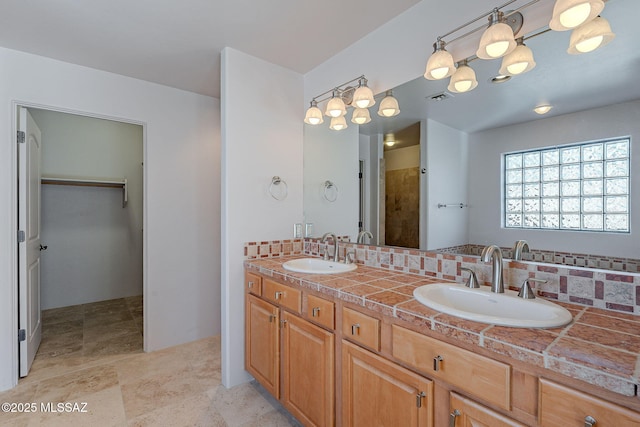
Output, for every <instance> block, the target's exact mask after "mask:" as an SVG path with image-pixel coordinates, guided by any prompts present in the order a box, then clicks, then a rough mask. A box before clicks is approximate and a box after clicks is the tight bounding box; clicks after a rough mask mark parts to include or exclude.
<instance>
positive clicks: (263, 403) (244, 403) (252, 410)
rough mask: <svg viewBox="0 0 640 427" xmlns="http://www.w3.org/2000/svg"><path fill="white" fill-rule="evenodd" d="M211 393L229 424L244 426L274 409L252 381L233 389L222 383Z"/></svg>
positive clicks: (216, 405) (215, 405) (217, 407)
mask: <svg viewBox="0 0 640 427" xmlns="http://www.w3.org/2000/svg"><path fill="white" fill-rule="evenodd" d="M210 393H212V396H211V397H212V400H213V404H214V407H215V408H216V409H217V410H218V412H220V414H221V415H222V416H223V417H224V420H225V421H226V422H227V424H228V425H229V426H244V425H246V424H247V423H250V422H254V421H256V420H257V419H259V418H260V417H262V416H263V415H265V414H267V413H269V412H271V411H273V410H274V407H273V406H272V405H271V404H270V403H269V402H268V401H267V400H266V399H265V398H264V397H262V396H261V395H260V393H259V392H258V391H257V390H256V389H255V387H253V385H252V384H250V383H247V384H241V385H239V386H236V387H233V388H231V389H227V388H225V387H224V386H222V385H221V386H218V387H217V388H216V389H214V390H212V391H211V392H210Z"/></svg>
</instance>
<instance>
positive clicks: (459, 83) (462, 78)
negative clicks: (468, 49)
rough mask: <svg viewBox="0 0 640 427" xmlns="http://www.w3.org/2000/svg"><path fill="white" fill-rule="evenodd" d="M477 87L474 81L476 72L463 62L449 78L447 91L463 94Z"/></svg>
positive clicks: (465, 61) (476, 82) (476, 81)
mask: <svg viewBox="0 0 640 427" xmlns="http://www.w3.org/2000/svg"><path fill="white" fill-rule="evenodd" d="M477 86H478V80H476V72H475V71H473V68H471V67H469V65H467V60H464V61H462V62H461V63H460V64H459V65H458V69H457V70H456V72H455V73H453V76H451V80H449V86H447V89H448V90H449V91H451V92H455V93H464V92H469V91H471V90H473V89H475V88H476V87H477Z"/></svg>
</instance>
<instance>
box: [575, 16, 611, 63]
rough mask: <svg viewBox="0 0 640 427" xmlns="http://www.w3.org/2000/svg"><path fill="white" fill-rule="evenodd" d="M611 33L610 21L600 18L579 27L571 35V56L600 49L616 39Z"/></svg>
mask: <svg viewBox="0 0 640 427" xmlns="http://www.w3.org/2000/svg"><path fill="white" fill-rule="evenodd" d="M615 36H616V35H615V34H614V33H612V32H611V26H610V25H609V21H607V20H606V19H604V18H602V17H600V16H598V17H597V18H595V19H594V20H592V21H591V22H587V23H586V24H584V25H581V26H579V27H578V28H576V29H575V30H573V32H572V33H571V38H570V39H569V49H567V52H568V53H570V54H571V55H579V54H581V53H587V52H592V51H594V50H596V49H598V48H599V47H602V46H605V45H607V44H609V42H611V40H613V39H614V38H615Z"/></svg>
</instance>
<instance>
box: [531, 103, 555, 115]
mask: <svg viewBox="0 0 640 427" xmlns="http://www.w3.org/2000/svg"><path fill="white" fill-rule="evenodd" d="M552 108H553V107H552V106H551V105H547V104H545V105H538V106H537V107H536V108H534V109H533V111H535V112H536V114H540V115H542V114H547V113H548V112H549V111H551V109H552Z"/></svg>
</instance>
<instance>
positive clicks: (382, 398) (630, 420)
mask: <svg viewBox="0 0 640 427" xmlns="http://www.w3.org/2000/svg"><path fill="white" fill-rule="evenodd" d="M245 288H246V307H245V313H246V314H245V315H246V323H245V326H246V331H245V366H246V369H247V371H249V373H251V375H253V376H254V377H255V378H256V379H257V380H258V381H259V382H260V383H261V384H262V385H263V386H264V387H265V388H266V389H267V390H268V391H269V393H271V394H272V395H273V396H274V397H275V398H277V399H279V400H280V401H281V403H282V404H283V405H284V407H285V408H286V409H287V410H288V411H289V412H290V413H291V414H292V415H293V416H294V417H296V419H298V420H299V421H300V422H301V423H302V424H304V425H305V426H334V425H338V426H374V425H377V426H403V427H404V426H406V427H410V426H434V427H440V426H453V427H460V426H491V427H499V426H580V427H582V426H596V427H606V426H616V427H618V426H640V397H638V396H637V386H632V387H631V389H629V387H627V388H624V389H622V388H621V387H620V384H623V383H625V381H626V382H628V380H629V378H624V375H622V374H619V375H618V374H614V373H612V372H610V370H609V369H608V368H610V367H611V366H612V365H614V364H616V363H619V362H620V360H618V359H619V356H620V354H623V355H624V354H626V353H625V352H624V351H621V352H606V351H603V352H598V353H594V354H591V353H592V348H591V347H588V346H581V345H580V343H582V342H585V341H586V342H588V341H590V340H591V337H590V336H588V334H587V333H586V332H585V331H586V330H587V328H588V327H592V326H593V327H599V326H602V324H603V322H605V321H613V322H616V321H618V322H620V323H622V322H624V316H618V317H616V316H615V315H613V316H612V317H610V318H608V317H606V316H605V315H603V313H602V312H603V310H597V309H593V308H590V307H583V306H578V305H572V304H565V303H559V302H558V303H553V302H550V301H547V300H545V299H543V298H531V299H527V298H521V297H519V296H518V295H517V294H518V292H516V291H510V290H505V292H504V293H495V292H490V291H489V287H487V286H480V287H479V288H476V289H474V288H471V287H467V286H464V285H462V284H458V283H455V282H450V281H446V280H442V279H438V278H431V277H426V276H421V275H416V274H408V273H405V272H399V271H392V270H390V269H382V268H376V267H371V266H367V265H363V264H349V263H337V262H333V261H325V260H322V259H320V258H311V257H308V256H307V257H305V256H303V255H293V256H283V257H280V258H264V259H248V260H246V261H245ZM581 333H582V334H583V335H582V336H581V335H580V334H581ZM636 335H638V334H637V333H636ZM631 338H636V337H635V336H634V337H629V339H631ZM637 338H639V339H640V337H637ZM576 343H578V345H576ZM627 344H628V343H622V342H621V343H619V344H615V343H611V344H610V345H612V346H615V345H619V346H620V349H621V350H625V351H626V349H627V347H626V345H627ZM635 359H637V355H636V357H635ZM581 360H582V361H585V360H586V361H588V362H580V361H581ZM583 365H584V366H583ZM567 366H568V368H567ZM598 367H600V369H601V371H602V372H605V373H604V374H602V376H600V377H599V378H598V379H594V380H593V381H588V380H587V381H585V377H588V375H586V376H585V374H584V372H583V371H584V370H586V371H598V369H599V368H598ZM635 369H636V370H637V369H638V367H636V368H635ZM581 370H583V371H581ZM637 375H638V373H637V372H634V373H633V375H632V376H634V378H637ZM602 378H604V380H603V379H602ZM625 384H626V383H625Z"/></svg>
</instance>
